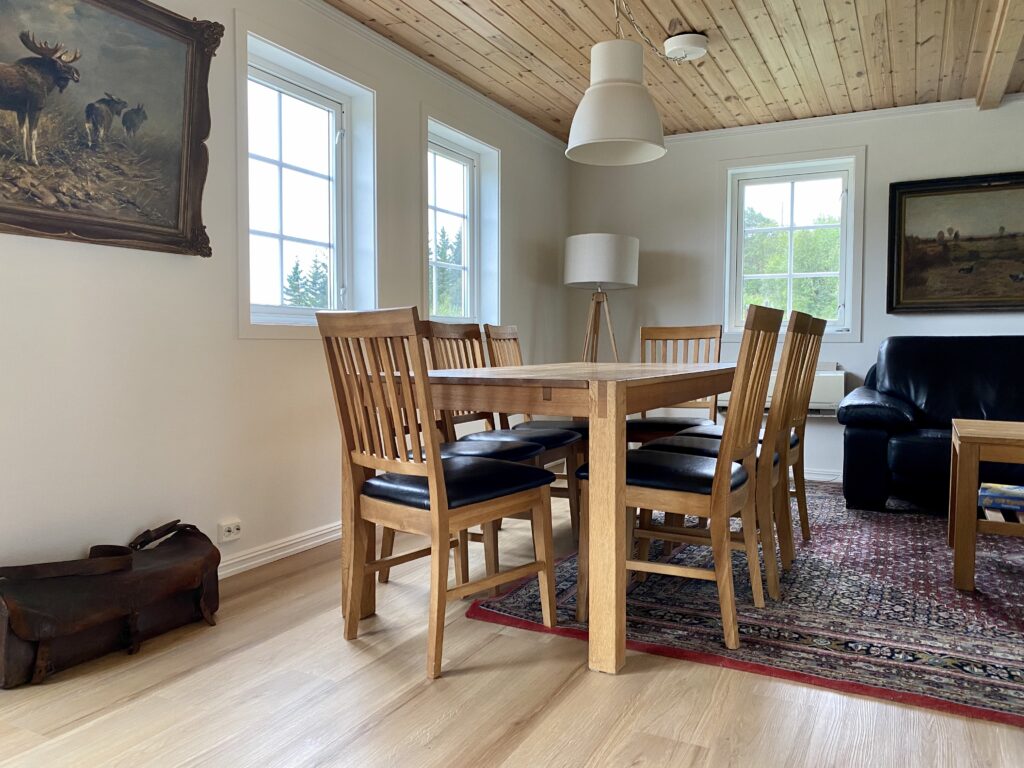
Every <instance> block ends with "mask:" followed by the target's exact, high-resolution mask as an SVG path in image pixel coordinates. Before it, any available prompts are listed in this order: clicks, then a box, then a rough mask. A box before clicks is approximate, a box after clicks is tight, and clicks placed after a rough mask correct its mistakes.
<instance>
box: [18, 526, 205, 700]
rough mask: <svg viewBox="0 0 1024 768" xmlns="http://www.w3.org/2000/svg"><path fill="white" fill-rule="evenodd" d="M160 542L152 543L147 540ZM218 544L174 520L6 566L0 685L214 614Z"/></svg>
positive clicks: (132, 646) (130, 647) (131, 649)
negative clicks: (124, 542)
mask: <svg viewBox="0 0 1024 768" xmlns="http://www.w3.org/2000/svg"><path fill="white" fill-rule="evenodd" d="M155 542H160V543H159V544H157V545H156V546H155V547H152V548H150V549H146V547H148V546H149V545H150V544H153V543H155ZM219 564H220V552H219V551H218V549H217V547H215V546H214V545H213V542H211V541H210V539H209V538H208V537H207V536H206V535H205V534H203V533H202V532H200V531H199V529H198V528H196V527H195V526H194V525H188V524H182V523H181V522H180V521H178V520H174V521H172V522H170V523H167V524H166V525H163V526H161V527H160V528H157V529H156V530H152V531H145V532H144V533H142V534H140V535H139V536H138V537H137V538H136V539H135V540H134V541H133V542H132V543H131V544H129V545H128V546H127V547H121V546H109V545H100V546H95V547H93V548H92V549H91V550H90V551H89V557H88V558H86V559H84V560H69V561H66V562H60V563H41V564H38V565H23V566H14V567H10V568H0V688H14V687H15V686H17V685H21V684H23V683H27V682H30V681H31V682H33V683H40V682H42V681H43V680H44V679H45V678H46V677H47V676H48V675H50V674H53V673H54V672H57V671H60V670H62V669H67V668H68V667H71V666H74V665H75V664H80V663H82V662H84V661H88V660H89V659H94V658H96V657H98V656H103V655H104V654H107V653H110V652H111V651H115V650H118V649H127V651H128V653H136V652H137V651H138V650H139V647H140V645H141V643H142V641H143V640H146V639H148V638H151V637H154V636H156V635H159V634H161V633H163V632H167V631H169V630H171V629H174V628H175V627H180V626H182V625H183V624H189V623H191V622H194V621H199V620H200V619H203V620H205V621H206V622H207V623H208V624H211V625H212V624H215V623H216V622H215V621H214V617H213V615H214V614H215V613H216V612H217V608H218V607H219V593H218V584H217V566H218V565H219Z"/></svg>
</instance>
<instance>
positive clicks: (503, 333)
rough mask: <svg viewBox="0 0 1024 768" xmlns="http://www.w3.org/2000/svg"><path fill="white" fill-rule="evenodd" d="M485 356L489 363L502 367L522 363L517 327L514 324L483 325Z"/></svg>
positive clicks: (521, 350)
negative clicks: (485, 345) (485, 340)
mask: <svg viewBox="0 0 1024 768" xmlns="http://www.w3.org/2000/svg"><path fill="white" fill-rule="evenodd" d="M484 338H485V339H487V356H488V358H490V361H491V365H493V366H496V367H499V368H502V367H505V366H512V365H522V364H523V348H522V346H521V345H520V343H519V328H517V327H516V326H514V325H486V324H485V325H484Z"/></svg>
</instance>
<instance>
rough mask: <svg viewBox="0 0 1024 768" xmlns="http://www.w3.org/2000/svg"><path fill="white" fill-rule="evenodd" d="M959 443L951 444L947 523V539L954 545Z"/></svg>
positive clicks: (950, 544)
mask: <svg viewBox="0 0 1024 768" xmlns="http://www.w3.org/2000/svg"><path fill="white" fill-rule="evenodd" d="M957 458H958V454H957V444H956V443H954V442H951V443H950V444H949V520H948V521H947V524H946V528H947V530H946V539H947V543H948V544H949V546H951V547H952V546H953V541H954V535H955V533H956V473H957Z"/></svg>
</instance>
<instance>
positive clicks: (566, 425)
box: [512, 419, 590, 440]
mask: <svg viewBox="0 0 1024 768" xmlns="http://www.w3.org/2000/svg"><path fill="white" fill-rule="evenodd" d="M512 429H567V430H569V431H570V432H575V433H576V434H578V435H579V436H580V437H582V438H583V439H584V440H589V439H590V424H589V423H588V422H586V421H573V420H572V419H565V420H559V421H546V420H537V421H524V422H523V423H522V424H516V425H515V426H514V427H512Z"/></svg>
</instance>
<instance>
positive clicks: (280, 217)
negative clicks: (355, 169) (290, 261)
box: [277, 91, 284, 305]
mask: <svg viewBox="0 0 1024 768" xmlns="http://www.w3.org/2000/svg"><path fill="white" fill-rule="evenodd" d="M283 111H284V97H283V94H282V93H281V91H278V92H277V160H278V163H283V162H284V120H283V119H282V118H281V113H282V112H283ZM277 231H278V232H279V233H280V236H279V237H278V240H277V243H278V249H277V250H278V255H279V259H280V262H281V273H280V274H281V279H280V281H279V282H278V286H277V291H278V304H281V305H283V304H284V170H283V169H282V167H281V165H280V164H279V165H278V166H277Z"/></svg>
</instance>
